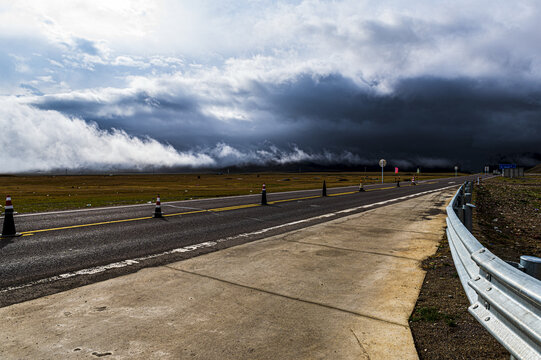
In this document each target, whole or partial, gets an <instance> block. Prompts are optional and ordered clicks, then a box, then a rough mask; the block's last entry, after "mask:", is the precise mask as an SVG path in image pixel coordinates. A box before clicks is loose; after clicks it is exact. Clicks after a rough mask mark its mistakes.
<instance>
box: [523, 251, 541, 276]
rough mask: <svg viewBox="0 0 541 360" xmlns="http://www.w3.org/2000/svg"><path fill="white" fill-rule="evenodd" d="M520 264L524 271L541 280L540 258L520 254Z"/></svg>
mask: <svg viewBox="0 0 541 360" xmlns="http://www.w3.org/2000/svg"><path fill="white" fill-rule="evenodd" d="M520 265H522V266H523V267H524V272H525V273H526V274H528V275H530V276H532V277H534V278H536V279H538V280H541V258H538V257H535V256H530V255H522V256H521V257H520Z"/></svg>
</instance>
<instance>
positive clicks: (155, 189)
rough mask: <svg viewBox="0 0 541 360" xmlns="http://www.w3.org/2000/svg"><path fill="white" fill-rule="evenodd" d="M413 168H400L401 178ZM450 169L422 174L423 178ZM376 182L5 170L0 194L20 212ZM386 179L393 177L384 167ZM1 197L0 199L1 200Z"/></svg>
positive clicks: (368, 176)
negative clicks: (12, 172)
mask: <svg viewBox="0 0 541 360" xmlns="http://www.w3.org/2000/svg"><path fill="white" fill-rule="evenodd" d="M411 175H412V173H400V174H399V176H400V178H401V179H402V180H406V179H408V180H409V179H411ZM453 175H454V174H421V175H420V176H419V177H418V179H420V180H427V179H434V178H440V177H449V176H453ZM361 179H364V180H363V182H364V184H365V185H366V184H372V183H380V182H381V173H362V172H358V173H355V172H348V173H338V172H329V173H260V174H254V173H250V174H135V175H67V176H60V175H56V176H55V175H50V176H45V175H43V176H41V175H40V176H38V175H36V176H33V175H4V176H0V189H1V192H0V197H1V196H3V195H8V194H9V195H11V197H12V199H13V204H14V207H15V210H16V211H17V212H19V213H28V212H40V211H52V210H66V209H78V208H85V207H100V206H111V205H126V204H141V203H147V202H149V201H150V202H153V201H155V199H156V195H157V194H160V196H161V199H162V201H174V200H186V199H197V198H210V197H219V196H231V195H246V194H252V193H260V192H261V185H262V184H263V183H265V184H266V186H267V192H269V193H270V192H278V191H289V190H303V189H314V188H318V187H321V186H322V183H323V180H325V181H326V184H327V187H329V188H330V187H337V186H348V185H357V186H358V185H359V182H360V180H361ZM384 179H385V182H394V181H396V180H395V179H396V177H395V174H392V173H385V175H384ZM0 201H1V200H0Z"/></svg>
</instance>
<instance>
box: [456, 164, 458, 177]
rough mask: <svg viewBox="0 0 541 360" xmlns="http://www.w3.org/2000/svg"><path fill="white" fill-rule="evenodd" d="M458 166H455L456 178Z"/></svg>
mask: <svg viewBox="0 0 541 360" xmlns="http://www.w3.org/2000/svg"><path fill="white" fill-rule="evenodd" d="M457 171H458V166H456V165H455V177H456V176H457Z"/></svg>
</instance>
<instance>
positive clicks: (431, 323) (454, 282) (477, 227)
mask: <svg viewBox="0 0 541 360" xmlns="http://www.w3.org/2000/svg"><path fill="white" fill-rule="evenodd" d="M474 202H475V204H476V206H477V208H476V211H475V212H474V224H473V231H472V232H473V234H474V235H475V237H476V238H477V239H478V240H479V241H480V242H481V243H482V244H483V245H485V246H486V247H487V248H489V249H490V250H491V251H492V252H493V253H495V254H496V255H497V256H499V257H500V258H502V259H504V260H508V261H516V262H518V261H519V257H520V255H534V256H539V257H541V248H540V241H541V231H540V229H541V211H540V209H541V176H539V177H536V176H527V177H525V178H518V179H505V178H496V179H492V180H490V181H487V182H486V183H484V184H481V185H480V186H476V187H475V190H474ZM423 268H424V269H425V270H426V271H427V274H426V277H425V280H424V283H423V287H422V288H421V292H420V295H419V299H418V300H417V304H416V306H415V309H414V311H413V314H412V315H411V317H410V327H411V330H412V333H413V337H414V340H415V345H416V348H417V351H418V353H419V357H420V358H421V359H508V358H509V353H508V352H507V351H506V350H505V348H503V346H501V345H500V344H499V343H498V342H497V341H496V340H494V338H493V337H492V336H491V335H490V334H489V333H488V332H487V331H486V330H485V329H484V328H483V327H482V326H481V325H480V324H479V323H478V322H477V321H476V320H475V319H474V318H473V317H472V316H471V315H470V314H469V313H468V311H467V308H468V306H469V303H468V299H467V298H466V294H465V293H464V290H463V288H462V285H461V283H460V280H459V278H458V275H457V273H456V270H455V267H454V264H453V259H452V257H451V252H450V250H449V244H448V242H447V238H446V237H444V238H443V239H442V242H441V244H440V247H439V249H438V251H437V252H436V254H435V255H434V256H431V257H429V258H428V259H426V260H425V261H424V262H423Z"/></svg>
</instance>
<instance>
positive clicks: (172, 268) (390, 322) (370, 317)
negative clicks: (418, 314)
mask: <svg viewBox="0 0 541 360" xmlns="http://www.w3.org/2000/svg"><path fill="white" fill-rule="evenodd" d="M164 267H166V268H168V269H170V270H174V271H178V272H182V273H185V274H189V275H193V276H199V277H203V278H206V279H211V280H214V281H219V282H221V283H224V284H228V285H233V286H238V287H241V288H244V289H249V290H252V291H258V292H262V293H265V294H268V295H273V296H279V297H281V298H284V299H288V300H293V301H298V302H302V303H305V304H311V305H316V306H320V307H324V308H327V309H330V310H335V311H340V312H343V313H346V314H350V315H354V316H359V317H363V318H366V319H371V320H375V321H379V322H383V323H386V324H390V325H395V326H400V327H402V328H406V329H409V326H408V325H404V324H400V323H397V322H394V321H390V320H385V319H381V318H378V317H375V316H372V315H368V314H362V313H358V312H355V311H351V310H347V309H342V308H338V307H335V306H332V305H328V304H322V303H319V302H316V301H311V300H306V299H301V298H297V297H294V296H289V295H285V294H279V293H276V292H273V291H269V290H265V289H259V288H256V287H253V286H248V285H243V284H239V283H235V282H232V281H228V280H224V279H220V278H217V277H214V276H210V275H205V274H199V273H196V272H193V271H188V270H183V269H176V268H174V267H172V266H169V265H165V266H164Z"/></svg>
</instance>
